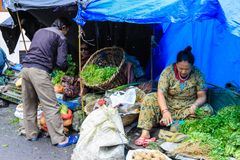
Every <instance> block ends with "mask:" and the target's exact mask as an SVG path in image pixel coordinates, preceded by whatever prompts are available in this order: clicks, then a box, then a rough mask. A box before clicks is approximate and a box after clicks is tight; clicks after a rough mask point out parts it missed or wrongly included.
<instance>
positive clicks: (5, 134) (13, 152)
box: [0, 104, 75, 160]
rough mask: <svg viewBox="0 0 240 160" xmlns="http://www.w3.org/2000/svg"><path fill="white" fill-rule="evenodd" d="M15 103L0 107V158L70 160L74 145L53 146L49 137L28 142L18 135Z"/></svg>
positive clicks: (9, 159) (11, 159) (13, 159)
mask: <svg viewBox="0 0 240 160" xmlns="http://www.w3.org/2000/svg"><path fill="white" fill-rule="evenodd" d="M15 107H16V105H14V104H10V105H9V106H8V107H6V108H2V107H0V160H70V159H71V154H72V152H73V148H74V146H75V145H72V146H69V147H67V148H64V149H59V148H57V147H55V146H53V145H52V144H51V142H50V139H49V138H41V139H39V140H38V141H36V142H30V141H27V140H26V139H25V137H24V136H18V134H17V130H18V128H19V127H20V126H19V123H18V121H17V119H16V118H15V116H14V111H15Z"/></svg>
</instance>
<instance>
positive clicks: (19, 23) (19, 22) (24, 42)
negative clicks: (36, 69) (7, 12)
mask: <svg viewBox="0 0 240 160" xmlns="http://www.w3.org/2000/svg"><path fill="white" fill-rule="evenodd" d="M16 13H17V20H18V25H19V28H20V32H21V35H22V38H23V44H24V47H25V51H26V53H27V45H26V41H25V38H24V35H23V31H22V25H21V21H20V18H19V14H18V12H16Z"/></svg>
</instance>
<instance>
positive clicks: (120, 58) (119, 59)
mask: <svg viewBox="0 0 240 160" xmlns="http://www.w3.org/2000/svg"><path fill="white" fill-rule="evenodd" d="M124 62H125V53H124V50H123V49H122V48H119V47H106V48H103V49H100V50H98V51H96V52H95V53H94V54H93V55H92V56H91V57H90V58H89V59H88V61H87V62H86V64H85V65H84V66H83V69H82V70H84V68H85V67H86V66H87V65H89V64H96V65H98V66H101V67H107V66H111V67H118V71H117V73H115V74H113V75H112V77H111V78H110V79H109V80H107V81H105V82H103V83H101V84H97V85H90V84H88V83H87V82H86V81H85V80H84V79H82V80H83V84H84V85H86V86H87V87H90V88H93V89H97V90H108V89H112V88H115V87H117V86H120V85H123V84H126V83H127V78H126V77H125V74H124Z"/></svg>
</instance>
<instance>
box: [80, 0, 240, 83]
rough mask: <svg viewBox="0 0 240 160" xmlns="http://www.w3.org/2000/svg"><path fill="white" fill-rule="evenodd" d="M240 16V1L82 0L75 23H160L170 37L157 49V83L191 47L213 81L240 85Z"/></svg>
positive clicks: (163, 40) (165, 38) (165, 36)
mask: <svg viewBox="0 0 240 160" xmlns="http://www.w3.org/2000/svg"><path fill="white" fill-rule="evenodd" d="M239 12H240V3H239V0H231V1H226V0H158V1H156V0H144V1H142V0H134V1H129V0H81V5H79V8H78V14H77V16H76V18H75V21H76V22H77V23H78V24H80V25H84V24H85V22H86V21H114V22H129V23H140V24H159V25H161V27H162V28H163V33H164V34H163V37H162V38H161V40H160V41H158V42H157V43H158V46H157V47H156V48H154V49H153V50H154V52H153V61H154V63H153V66H154V67H153V74H154V77H155V78H156V79H157V77H158V75H159V74H160V72H161V70H162V69H163V68H164V67H166V66H167V65H169V64H170V63H173V62H175V59H176V54H177V53H178V52H179V51H180V50H182V49H184V48H185V47H186V46H187V45H191V46H192V48H193V53H194V55H195V58H196V63H195V64H196V65H197V66H198V67H199V68H200V69H201V70H202V71H203V73H204V74H205V75H206V78H207V81H208V82H210V83H214V84H217V85H221V86H223V85H224V84H225V83H226V82H228V81H236V83H238V84H239V83H240V70H239V68H240V52H239V50H240V38H239V37H240V16H239ZM158 28H159V27H158V26H157V25H156V27H155V29H156V30H157V29H158ZM155 36H158V35H155Z"/></svg>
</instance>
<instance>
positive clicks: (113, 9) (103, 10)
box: [75, 0, 240, 36]
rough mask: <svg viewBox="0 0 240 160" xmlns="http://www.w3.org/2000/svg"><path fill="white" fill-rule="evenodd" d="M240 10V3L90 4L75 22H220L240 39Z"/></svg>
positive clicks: (116, 0) (120, 0)
mask: <svg viewBox="0 0 240 160" xmlns="http://www.w3.org/2000/svg"><path fill="white" fill-rule="evenodd" d="M83 1H84V0H83ZM85 1H86V0H85ZM82 3H83V2H82ZM239 10H240V3H239V0H231V1H226V0H158V1H156V0H144V1H142V0H134V1H130V0H92V1H90V2H89V0H87V1H86V4H85V5H79V8H78V14H77V16H76V18H75V21H76V22H77V23H78V24H80V25H84V24H85V22H86V21H87V20H90V21H93V20H94V21H113V22H129V23H138V24H154V23H166V22H172V23H186V22H187V23H188V22H191V21H196V20H206V19H218V20H219V21H220V22H221V24H222V25H225V26H226V27H228V29H229V30H230V32H232V33H233V34H235V35H237V36H240V25H239V24H240V16H239Z"/></svg>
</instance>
